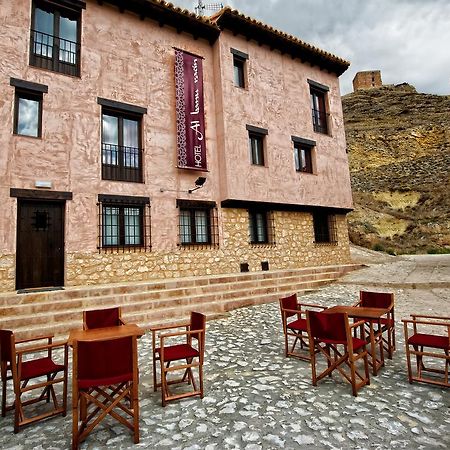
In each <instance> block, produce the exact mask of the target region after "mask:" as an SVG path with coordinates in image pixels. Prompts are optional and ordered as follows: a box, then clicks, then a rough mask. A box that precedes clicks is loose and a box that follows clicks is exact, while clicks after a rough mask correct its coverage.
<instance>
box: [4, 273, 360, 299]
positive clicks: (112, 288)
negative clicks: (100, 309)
mask: <svg viewBox="0 0 450 450" xmlns="http://www.w3.org/2000/svg"><path fill="white" fill-rule="evenodd" d="M360 267H361V265H355V264H347V265H342V266H322V267H307V268H300V269H290V270H274V271H264V272H245V273H236V274H230V275H212V276H202V277H185V278H176V279H170V280H152V281H145V282H135V283H134V282H133V283H117V284H109V285H102V286H97V285H92V286H82V287H74V288H71V287H70V288H66V289H61V290H56V291H54V290H52V291H44V292H36V291H35V292H29V293H21V294H17V293H16V292H15V291H14V292H11V293H2V294H0V305H1V306H7V305H15V304H18V303H20V304H25V303H34V302H39V303H42V302H52V303H54V302H56V301H61V300H62V301H64V300H68V299H74V298H89V297H103V296H106V295H124V294H132V293H137V292H148V291H158V290H159V291H169V290H171V289H177V288H178V289H181V288H189V289H190V288H192V287H202V286H204V287H210V286H213V285H217V284H235V283H238V282H241V281H255V280H267V279H278V278H285V277H289V276H292V277H295V276H314V275H319V276H320V274H321V273H323V272H337V273H338V274H339V276H342V275H343V274H345V273H347V272H348V271H351V270H355V269H357V268H360Z"/></svg>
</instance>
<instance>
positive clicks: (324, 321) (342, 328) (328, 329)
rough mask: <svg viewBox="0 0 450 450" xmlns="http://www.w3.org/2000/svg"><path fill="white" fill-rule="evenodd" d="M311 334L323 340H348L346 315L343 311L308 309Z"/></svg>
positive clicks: (340, 341) (339, 341) (344, 341)
mask: <svg viewBox="0 0 450 450" xmlns="http://www.w3.org/2000/svg"><path fill="white" fill-rule="evenodd" d="M308 315H309V323H310V330H311V335H312V336H313V337H314V338H316V339H318V340H320V341H322V342H329V343H331V342H334V343H339V344H344V343H346V342H347V331H346V317H345V314H343V313H331V314H328V313H322V312H318V311H308Z"/></svg>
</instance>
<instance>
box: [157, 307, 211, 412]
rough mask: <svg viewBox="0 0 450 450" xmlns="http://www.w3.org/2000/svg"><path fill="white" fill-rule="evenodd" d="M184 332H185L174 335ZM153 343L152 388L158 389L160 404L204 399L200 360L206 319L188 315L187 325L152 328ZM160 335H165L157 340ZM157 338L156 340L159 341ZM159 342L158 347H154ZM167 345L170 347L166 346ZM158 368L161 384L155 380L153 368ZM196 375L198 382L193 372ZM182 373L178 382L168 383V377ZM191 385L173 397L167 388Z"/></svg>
mask: <svg viewBox="0 0 450 450" xmlns="http://www.w3.org/2000/svg"><path fill="white" fill-rule="evenodd" d="M180 328H185V331H174V330H177V329H180ZM151 331H152V338H153V339H152V340H153V388H154V391H155V392H156V391H157V389H158V388H159V387H161V401H162V405H163V406H165V405H166V402H168V401H171V400H178V399H181V398H185V397H192V396H195V395H198V396H200V398H203V359H204V352H205V331H206V317H205V316H204V315H203V314H201V313H197V312H191V320H190V322H185V323H179V324H175V325H166V326H161V327H154V328H151ZM159 331H164V333H162V334H160V335H159V336H157V333H158V332H159ZM158 338H159V339H158ZM157 340H159V346H157ZM168 342H169V343H170V345H169V344H168ZM158 361H159V365H160V381H159V382H158V380H157V369H156V365H157V362H158ZM193 369H195V370H196V372H197V379H196V377H195V376H194V370H193ZM175 372H178V373H179V372H183V375H182V376H181V378H175V379H173V378H172V379H171V378H169V374H174V373H175ZM173 384H178V385H179V384H183V385H184V386H186V385H190V390H189V391H187V392H186V391H183V392H177V393H172V392H170V390H169V385H173Z"/></svg>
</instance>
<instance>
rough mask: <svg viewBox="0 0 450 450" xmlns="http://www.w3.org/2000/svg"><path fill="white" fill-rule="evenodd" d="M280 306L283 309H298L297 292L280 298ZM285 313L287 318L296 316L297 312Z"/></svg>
mask: <svg viewBox="0 0 450 450" xmlns="http://www.w3.org/2000/svg"><path fill="white" fill-rule="evenodd" d="M280 306H281V309H291V310H295V309H297V294H292V295H289V296H287V297H282V298H280ZM285 315H286V318H288V317H291V316H294V315H295V313H291V312H286V313H285Z"/></svg>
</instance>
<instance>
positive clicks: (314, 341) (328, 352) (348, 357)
mask: <svg viewBox="0 0 450 450" xmlns="http://www.w3.org/2000/svg"><path fill="white" fill-rule="evenodd" d="M310 313H311V312H310V311H307V312H306V317H307V323H308V336H309V353H310V358H311V372H312V384H313V386H317V383H318V382H319V381H320V380H322V379H323V378H325V377H326V376H330V377H331V376H332V372H333V371H334V370H335V369H337V371H338V372H339V374H340V375H341V377H342V378H343V379H344V380H345V381H347V382H348V383H350V384H351V386H352V394H353V395H354V396H355V397H356V396H357V395H358V394H357V393H358V390H359V389H360V388H361V387H363V386H365V385H369V384H370V376H369V361H368V352H367V348H366V344H364V345H363V346H362V347H360V348H359V349H358V350H357V351H356V352H355V351H354V349H353V336H352V332H353V330H354V329H357V328H359V329H360V330H361V337H360V339H361V340H363V341H364V342H366V339H365V332H364V326H363V325H364V321H363V320H361V321H358V322H355V323H353V324H352V325H350V324H349V321H348V316H347V314H343V315H344V320H345V333H346V343H337V342H330V341H328V342H323V341H322V340H321V339H319V338H317V337H315V336H314V335H313V333H312V332H311V324H310ZM319 354H320V355H322V356H323V357H324V358H325V360H326V363H327V368H326V369H324V370H323V371H322V372H321V373H320V374H319V375H317V368H316V364H317V355H319ZM361 359H362V360H363V363H364V376H363V375H361V374H360V373H359V372H358V370H357V368H356V363H357V362H358V361H359V360H361ZM344 364H345V365H346V366H347V367H348V371H347V372H346V371H345V370H344V369H343V368H342V366H343V365H344Z"/></svg>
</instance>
